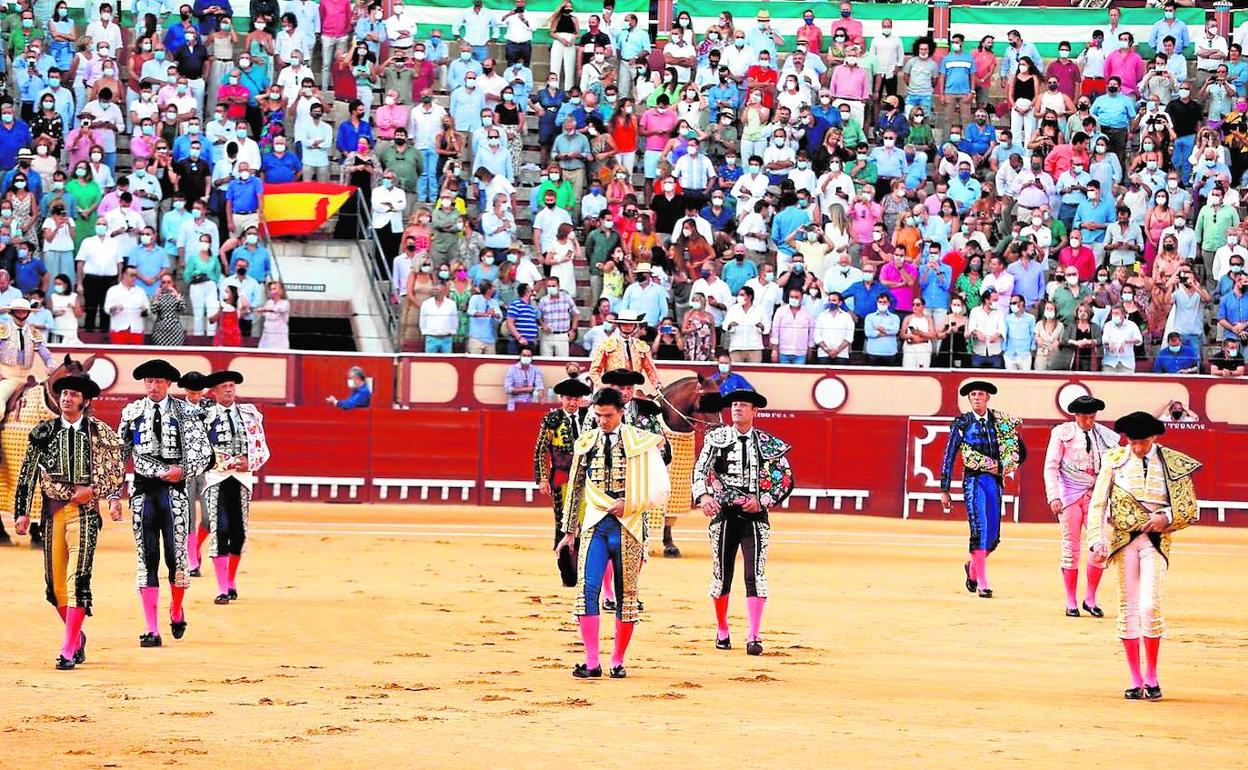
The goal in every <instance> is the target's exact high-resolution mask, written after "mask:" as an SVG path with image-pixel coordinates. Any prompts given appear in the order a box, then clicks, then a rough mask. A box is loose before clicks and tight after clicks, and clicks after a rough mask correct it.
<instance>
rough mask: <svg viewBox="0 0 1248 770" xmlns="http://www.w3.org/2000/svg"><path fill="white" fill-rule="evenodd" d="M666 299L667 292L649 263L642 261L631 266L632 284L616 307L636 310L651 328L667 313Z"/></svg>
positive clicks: (621, 309)
mask: <svg viewBox="0 0 1248 770" xmlns="http://www.w3.org/2000/svg"><path fill="white" fill-rule="evenodd" d="M667 300H668V292H667V290H666V289H664V288H663V287H662V286H661V285H660V284H659V281H658V279H656V278H655V277H654V276H653V274H652V271H651V268H650V264H649V263H647V262H642V263H641V264H639V265H637V266H636V267H634V268H633V284H632V285H631V286H629V287H628V288H627V289H625V290H624V297H623V298H622V299H621V300H620V306H619V308H617V309H618V310H620V311H624V310H635V311H637V312H638V313H640V314H641V315H642V317H643V320H644V321H645V322H646V325H647V326H649V327H650V328H652V329H653V328H655V327H657V326H658V325H659V322H660V321H662V320H663V317H664V316H666V315H667Z"/></svg>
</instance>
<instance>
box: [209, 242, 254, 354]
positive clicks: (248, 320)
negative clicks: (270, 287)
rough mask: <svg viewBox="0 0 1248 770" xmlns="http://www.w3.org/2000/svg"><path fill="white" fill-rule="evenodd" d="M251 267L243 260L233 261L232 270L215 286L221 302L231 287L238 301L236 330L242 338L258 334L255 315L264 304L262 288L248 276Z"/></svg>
mask: <svg viewBox="0 0 1248 770" xmlns="http://www.w3.org/2000/svg"><path fill="white" fill-rule="evenodd" d="M250 268H251V265H249V264H248V262H247V260H246V259H245V258H240V259H236V260H234V270H233V271H232V272H230V273H229V274H228V275H226V276H225V277H224V278H222V279H221V280H220V281H219V282H218V284H217V286H218V289H219V292H220V299H221V301H222V302H224V301H225V300H226V297H227V295H228V290H229V289H230V288H231V287H233V288H234V289H235V290H236V291H237V292H238V296H239V297H241V298H242V299H243V300H246V301H245V302H243V301H240V303H239V308H238V328H239V332H240V333H241V335H242V336H243V337H253V336H256V335H257V334H258V333H259V331H260V330H259V329H258V328H256V327H255V313H256V310H257V308H259V307H260V306H261V305H263V304H264V287H263V286H261V285H260V282H259V281H257V280H256V279H255V278H254V277H253V276H251V275H250V274H249V271H250Z"/></svg>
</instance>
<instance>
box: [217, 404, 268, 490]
mask: <svg viewBox="0 0 1248 770" xmlns="http://www.w3.org/2000/svg"><path fill="white" fill-rule="evenodd" d="M204 424H205V426H206V427H207V429H208V442H209V443H210V444H211V445H212V451H213V462H212V465H211V466H210V467H209V468H208V472H207V474H206V478H205V483H206V484H207V485H208V486H212V485H213V484H219V483H220V482H222V481H224V480H225V479H226V478H227V477H229V476H235V477H236V478H238V479H239V480H240V481H241V482H243V484H245V485H246V486H247V488H248V489H251V487H252V485H253V484H254V483H255V474H256V471H258V470H260V468H262V467H263V466H264V464H265V463H266V462H268V460H269V444H268V440H267V439H266V438H265V435H264V415H262V414H260V410H259V409H257V408H256V407H255V405H254V404H242V403H238V402H235V403H234V405H233V406H228V407H227V406H224V405H222V404H213V405H212V406H210V407H209V408H208V410H207V414H206V417H205V419H204ZM239 459H245V460H246V461H247V465H246V470H242V471H239V470H235V469H233V468H231V467H230V466H231V465H233V464H234V463H235V462H236V461H238V460H239Z"/></svg>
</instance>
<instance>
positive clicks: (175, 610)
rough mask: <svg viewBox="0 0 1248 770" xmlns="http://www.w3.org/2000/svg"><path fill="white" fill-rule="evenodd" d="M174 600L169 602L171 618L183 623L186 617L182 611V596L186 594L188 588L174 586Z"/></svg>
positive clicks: (175, 621)
mask: <svg viewBox="0 0 1248 770" xmlns="http://www.w3.org/2000/svg"><path fill="white" fill-rule="evenodd" d="M172 591H173V601H172V602H170V603H169V619H170V620H172V621H173V622H174V623H181V622H182V621H183V620H185V619H186V615H185V613H183V612H182V598H183V597H184V596H186V589H185V588H179V587H178V586H173V588H172Z"/></svg>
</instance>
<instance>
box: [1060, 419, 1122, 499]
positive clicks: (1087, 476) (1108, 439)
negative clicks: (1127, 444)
mask: <svg viewBox="0 0 1248 770" xmlns="http://www.w3.org/2000/svg"><path fill="white" fill-rule="evenodd" d="M1089 444H1091V449H1089ZM1118 444H1119V440H1118V434H1117V433H1115V432H1113V431H1112V430H1110V429H1109V428H1107V427H1105V426H1104V425H1101V424H1100V423H1099V422H1098V423H1095V424H1094V425H1093V426H1092V430H1090V431H1088V433H1086V434H1085V433H1084V432H1083V430H1082V429H1080V428H1079V423H1077V422H1075V421H1074V420H1071V421H1070V422H1064V423H1062V424H1061V425H1058V426H1056V427H1054V428H1053V432H1052V433H1050V434H1049V448H1048V451H1046V452H1045V454H1044V494H1045V499H1046V500H1061V501H1062V505H1063V506H1066V505H1070V504H1071V503H1073V502H1075V501H1076V500H1078V499H1079V498H1081V497H1083V496H1084V495H1086V494H1089V493H1091V492H1092V486H1093V485H1094V484H1096V474H1097V473H1099V472H1100V470H1101V463H1102V461H1103V460H1104V457H1105V454H1106V453H1107V452H1108V451H1109V450H1111V449H1113V448H1114V447H1116V446H1118Z"/></svg>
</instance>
